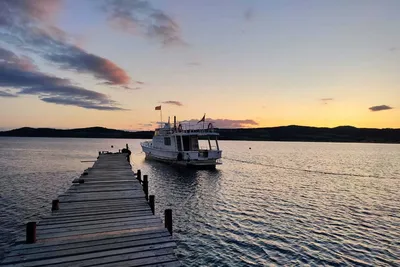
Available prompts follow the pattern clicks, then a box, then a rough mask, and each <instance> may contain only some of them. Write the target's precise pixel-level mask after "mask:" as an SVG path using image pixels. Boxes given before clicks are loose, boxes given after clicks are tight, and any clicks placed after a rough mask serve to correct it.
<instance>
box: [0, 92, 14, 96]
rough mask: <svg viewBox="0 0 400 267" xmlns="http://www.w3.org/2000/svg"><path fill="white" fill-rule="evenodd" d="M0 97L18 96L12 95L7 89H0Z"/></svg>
mask: <svg viewBox="0 0 400 267" xmlns="http://www.w3.org/2000/svg"><path fill="white" fill-rule="evenodd" d="M0 97H18V96H17V95H14V94H12V93H9V92H7V91H0Z"/></svg>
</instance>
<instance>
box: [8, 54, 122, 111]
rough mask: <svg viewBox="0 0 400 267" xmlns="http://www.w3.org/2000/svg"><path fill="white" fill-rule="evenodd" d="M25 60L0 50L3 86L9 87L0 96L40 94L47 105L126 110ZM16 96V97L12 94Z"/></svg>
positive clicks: (97, 93)
mask: <svg viewBox="0 0 400 267" xmlns="http://www.w3.org/2000/svg"><path fill="white" fill-rule="evenodd" d="M21 62H24V59H23V58H22V57H19V56H17V55H16V54H15V53H13V52H11V51H9V50H6V49H4V48H1V49H0V87H3V88H7V91H6V92H4V91H2V93H1V96H6V97H10V94H11V93H8V92H9V91H10V89H12V90H13V91H16V95H14V96H17V95H37V96H38V97H39V99H41V100H42V101H44V102H47V103H55V104H60V105H70V106H77V107H81V108H86V109H97V110H124V109H123V108H120V107H118V103H117V102H115V101H113V100H111V99H110V98H109V97H108V96H107V95H105V94H102V93H99V92H95V91H92V90H88V89H85V88H82V87H79V86H76V85H74V84H73V83H72V82H71V81H70V80H69V79H64V78H59V77H56V76H52V75H49V74H45V73H42V72H40V71H38V70H36V69H31V68H30V67H28V68H27V67H26V65H25V64H21ZM11 95H13V94H11Z"/></svg>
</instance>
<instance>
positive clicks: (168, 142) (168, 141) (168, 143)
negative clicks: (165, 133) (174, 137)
mask: <svg viewBox="0 0 400 267" xmlns="http://www.w3.org/2000/svg"><path fill="white" fill-rule="evenodd" d="M164 145H166V146H170V145H171V138H170V137H164Z"/></svg>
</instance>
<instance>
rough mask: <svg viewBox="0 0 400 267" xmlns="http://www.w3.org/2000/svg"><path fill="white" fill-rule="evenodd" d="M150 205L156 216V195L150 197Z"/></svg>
mask: <svg viewBox="0 0 400 267" xmlns="http://www.w3.org/2000/svg"><path fill="white" fill-rule="evenodd" d="M149 204H150V209H151V211H152V212H153V215H154V211H155V209H154V208H155V201H154V195H150V197H149Z"/></svg>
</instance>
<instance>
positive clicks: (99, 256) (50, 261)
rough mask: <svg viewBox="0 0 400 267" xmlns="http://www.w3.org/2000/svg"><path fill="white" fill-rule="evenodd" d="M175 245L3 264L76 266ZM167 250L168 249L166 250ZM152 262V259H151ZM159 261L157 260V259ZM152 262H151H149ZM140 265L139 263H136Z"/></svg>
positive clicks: (161, 244)
mask: <svg viewBox="0 0 400 267" xmlns="http://www.w3.org/2000/svg"><path fill="white" fill-rule="evenodd" d="M175 246H176V245H175V243H174V242H169V243H158V244H151V245H147V246H138V247H131V248H123V249H119V250H106V251H101V252H94V253H87V254H79V255H73V256H65V257H57V258H47V259H40V260H34V261H28V262H19V263H10V264H7V265H5V266H7V267H11V266H14V267H34V266H44V265H56V264H59V265H60V264H62V263H68V264H69V265H66V266H78V265H77V264H78V263H79V262H80V261H83V260H87V259H98V262H100V263H101V262H102V261H101V260H104V261H105V260H106V258H107V257H110V256H114V255H127V254H128V255H129V254H130V255H132V254H133V253H139V255H140V254H141V253H142V252H143V251H149V250H157V249H165V248H174V247H175ZM168 252H169V251H168ZM168 255H170V256H169V257H168V259H171V260H170V261H172V260H176V256H175V255H171V254H168ZM153 262H154V261H153ZM158 262H159V260H158ZM150 263H152V262H150ZM136 266H140V265H136Z"/></svg>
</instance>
